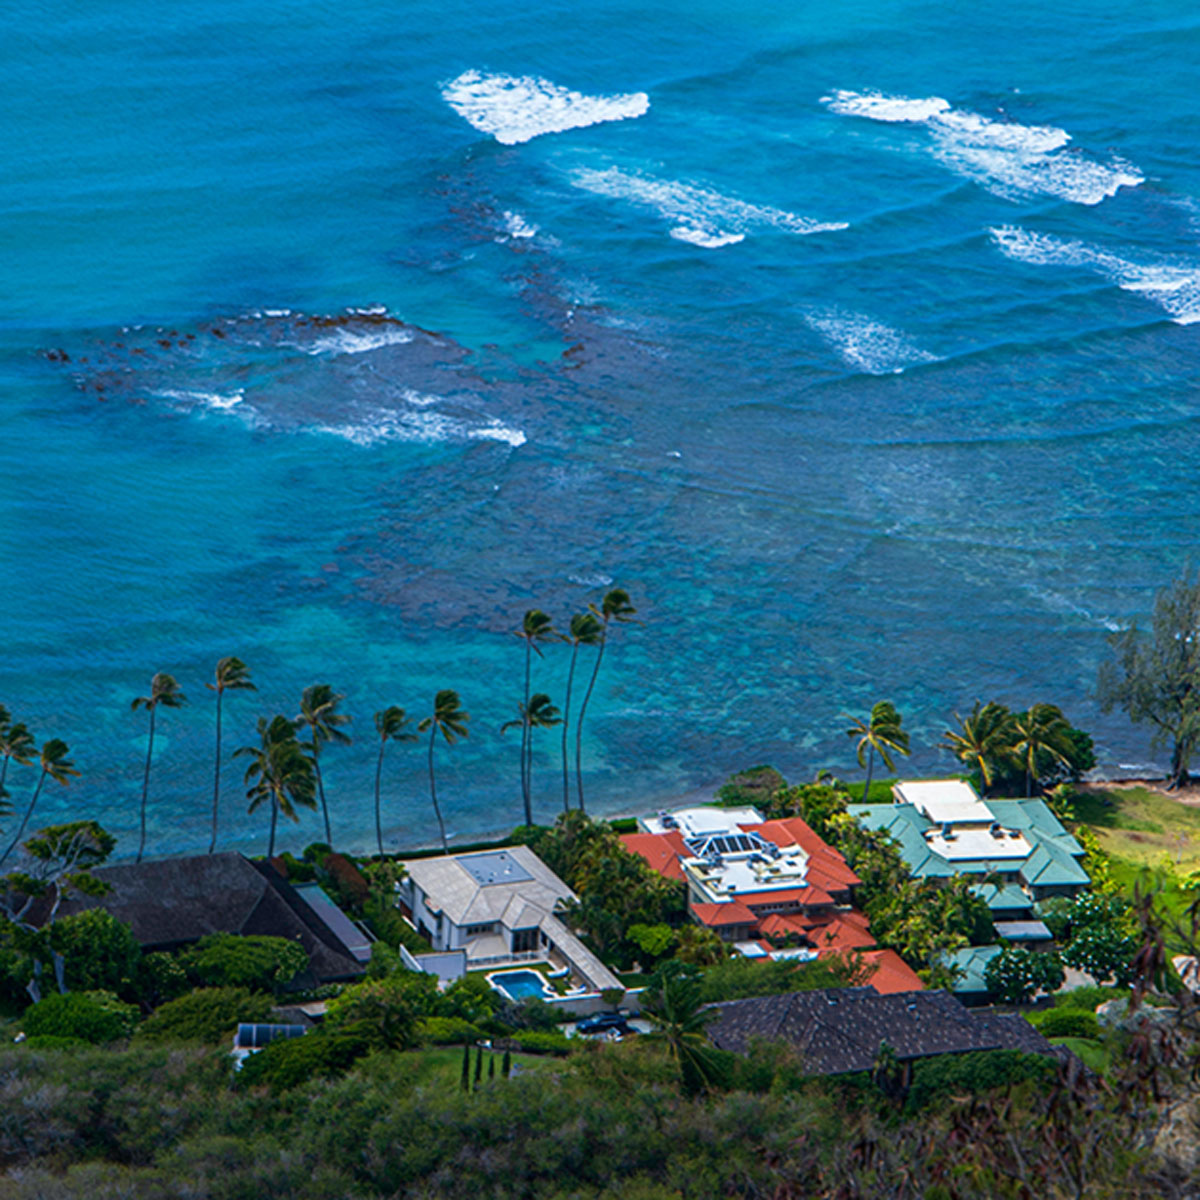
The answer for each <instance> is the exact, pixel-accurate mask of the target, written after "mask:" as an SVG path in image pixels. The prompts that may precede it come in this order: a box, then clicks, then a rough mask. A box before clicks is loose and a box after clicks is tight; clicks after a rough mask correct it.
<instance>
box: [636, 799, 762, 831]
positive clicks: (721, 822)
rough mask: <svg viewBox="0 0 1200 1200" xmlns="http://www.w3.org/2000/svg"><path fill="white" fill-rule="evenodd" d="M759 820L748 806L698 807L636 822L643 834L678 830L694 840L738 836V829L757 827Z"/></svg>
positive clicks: (759, 815) (757, 814) (755, 810)
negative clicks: (748, 826) (643, 831)
mask: <svg viewBox="0 0 1200 1200" xmlns="http://www.w3.org/2000/svg"><path fill="white" fill-rule="evenodd" d="M762 821H763V817H762V813H760V812H759V811H758V809H757V808H751V807H750V806H749V805H746V806H745V807H743V808H716V807H714V806H710V805H702V806H699V807H696V808H677V809H676V810H675V811H674V812H660V813H656V814H655V815H654V816H652V817H642V818H641V820H640V822H639V823H640V824H641V826H642V828H643V829H644V830H645V831H646V832H647V833H670V832H671V830H673V829H678V830H679V832H680V833H682V834H683V836H684V837H685V838H695V837H713V836H716V835H720V834H737V833H741V832H742V830H741V826H743V825H761V824H762Z"/></svg>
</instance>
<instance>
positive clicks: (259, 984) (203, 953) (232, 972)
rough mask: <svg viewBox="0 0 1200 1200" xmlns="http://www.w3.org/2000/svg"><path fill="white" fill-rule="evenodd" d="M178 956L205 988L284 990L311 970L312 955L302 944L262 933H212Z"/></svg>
mask: <svg viewBox="0 0 1200 1200" xmlns="http://www.w3.org/2000/svg"><path fill="white" fill-rule="evenodd" d="M178 957H179V962H180V964H181V965H182V966H183V969H184V970H185V971H186V972H187V973H188V977H189V978H190V979H191V980H192V982H193V983H195V984H196V985H198V986H201V987H243V988H254V989H257V990H259V991H280V990H282V989H283V988H285V987H286V986H287V985H288V984H289V983H291V982H292V981H293V980H294V979H295V978H296V976H297V975H299V974H300V972H302V971H304V970H306V969H307V967H308V955H307V954H306V953H305V951H304V947H303V946H301V945H300V944H299V943H298V942H293V941H291V940H290V939H289V938H279V937H266V936H264V935H260V934H237V933H210V934H209V935H208V936H207V937H202V938H201V939H200V940H199V941H198V942H196V944H195V945H193V946H189V947H188V948H187V949H186V950H184V951H183V952H182V953H181V954H180V955H179V956H178Z"/></svg>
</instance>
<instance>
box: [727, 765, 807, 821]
mask: <svg viewBox="0 0 1200 1200" xmlns="http://www.w3.org/2000/svg"><path fill="white" fill-rule="evenodd" d="M786 787H787V780H786V779H784V777H783V776H782V775H781V774H780V773H779V772H778V771H777V770H775V768H774V767H769V766H765V765H762V766H757V767H747V768H746V770H744V771H738V772H736V773H735V774H733V775H730V777H729V778H728V779H727V780H725V782H724V783H723V784H721V786H720V787H719V788H718V789H717V799H718V800H720V802H721V803H722V804H727V805H730V806H735V805H741V804H748V805H751V806H752V807H754V808H760V809H762V810H763V811H764V812H768V811H769V810H770V809H771V808H772V805H773V803H774V800H775V797H776V795H777V794H778V793H779V792H780V791H781V790H782V789H784V788H786ZM771 815H772V816H785V815H790V814H785V813H771Z"/></svg>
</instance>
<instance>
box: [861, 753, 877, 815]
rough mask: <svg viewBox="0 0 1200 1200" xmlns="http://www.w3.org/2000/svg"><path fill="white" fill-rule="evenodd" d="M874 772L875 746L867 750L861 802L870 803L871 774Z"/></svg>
mask: <svg viewBox="0 0 1200 1200" xmlns="http://www.w3.org/2000/svg"><path fill="white" fill-rule="evenodd" d="M874 774H875V747H874V746H872V747H871V748H870V749H869V750H868V751H867V782H866V783H865V784H864V785H863V803H864V804H870V803H871V776H872V775H874Z"/></svg>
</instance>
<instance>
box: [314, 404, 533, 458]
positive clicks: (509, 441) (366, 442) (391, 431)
mask: <svg viewBox="0 0 1200 1200" xmlns="http://www.w3.org/2000/svg"><path fill="white" fill-rule="evenodd" d="M306 432H309V433H319V434H329V435H332V436H333V437H339V438H342V439H343V440H344V441H347V442H353V443H354V444H355V445H356V446H374V445H376V444H377V443H379V442H472V441H492V442H503V443H505V444H506V445H508V446H511V447H513V448H514V449H515V448H516V447H518V446H523V445H524V444H525V442H526V440H527V439H526V437H525V434H524V433H523V432H522V431H521V430H519V429H514V428H512V427H511V426H509V425H505V424H503V423H502V422H501V421H498V420H496V419H495V418H491V419H489V420H487V421H484V422H483V423H481V424H478V425H476V424H472V423H471V422H469V421H464V420H462V419H460V418H458V417H451V416H447V415H446V414H445V413H438V412H431V411H429V410H428V409H425V410H419V411H417V412H404V411H395V410H392V409H382V408H381V409H376V410H374V411H371V412H366V413H363V414H361V415H360V416H359V419H358V420H356V421H354V422H329V423H323V424H316V425H310V426H307V427H306Z"/></svg>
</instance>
